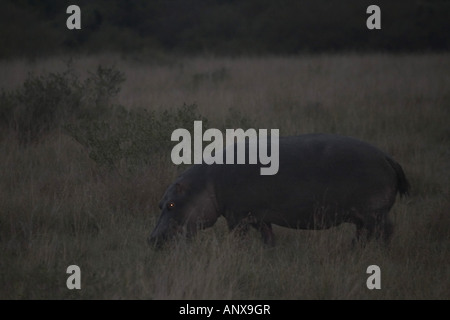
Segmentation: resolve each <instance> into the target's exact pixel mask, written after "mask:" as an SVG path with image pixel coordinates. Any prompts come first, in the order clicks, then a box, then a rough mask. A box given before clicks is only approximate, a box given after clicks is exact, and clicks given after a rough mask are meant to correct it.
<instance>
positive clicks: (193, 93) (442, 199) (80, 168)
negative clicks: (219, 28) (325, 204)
mask: <svg viewBox="0 0 450 320" xmlns="http://www.w3.org/2000/svg"><path fill="white" fill-rule="evenodd" d="M65 59H66V58H65V57H62V58H61V57H58V58H48V59H45V60H39V61H35V62H27V61H22V60H17V61H3V62H0V69H1V70H2V73H1V75H0V87H3V88H6V89H11V88H14V87H15V86H17V85H19V84H20V83H21V82H23V80H24V78H25V77H26V74H27V72H28V71H34V72H36V73H40V72H43V71H57V70H61V69H62V68H64V60H65ZM108 62H109V63H115V64H116V66H117V68H118V69H119V70H121V71H123V72H124V73H125V75H126V78H127V81H126V82H125V83H124V85H123V87H122V91H121V94H120V96H119V98H118V99H119V102H120V103H122V104H123V105H125V106H128V107H130V108H136V107H145V108H148V109H157V110H162V109H170V108H174V107H178V106H180V105H182V104H183V103H184V102H186V103H193V102H195V103H197V105H198V106H199V108H200V111H201V112H202V114H203V115H205V116H206V117H207V118H208V119H210V120H211V122H212V124H213V125H217V126H219V125H220V124H224V122H225V119H226V118H227V117H228V116H229V115H230V110H229V109H230V108H233V109H234V110H239V111H240V112H241V113H242V114H244V115H245V116H246V117H248V119H250V121H251V123H252V125H254V126H255V127H260V128H279V129H280V133H281V134H282V135H291V134H300V133H306V132H335V133H340V134H346V135H351V136H354V137H358V138H360V139H363V140H366V141H369V142H371V143H374V144H376V145H377V146H379V147H380V148H381V149H384V150H386V151H387V152H389V153H391V154H392V155H393V156H394V157H395V158H396V160H397V161H399V162H400V163H401V164H402V165H403V168H404V170H405V172H406V175H407V177H408V178H409V180H410V182H411V185H412V192H411V196H410V197H409V198H408V199H402V200H398V201H397V203H396V205H395V206H394V208H393V210H392V211H391V216H392V217H393V220H394V221H395V234H394V237H393V239H392V243H391V245H390V246H389V247H387V248H385V247H383V246H381V245H380V244H378V243H370V244H369V245H368V246H366V247H365V248H352V247H351V245H350V241H351V238H352V236H353V233H354V227H352V226H351V225H342V226H340V227H338V228H334V229H331V230H326V231H298V230H289V229H285V228H281V227H275V229H274V232H275V235H276V239H277V245H276V246H275V247H266V246H264V245H263V244H262V242H261V241H260V239H259V235H258V234H257V233H256V232H252V233H250V235H249V236H248V237H246V238H244V239H237V238H236V237H234V236H233V235H230V234H229V233H228V231H227V228H226V224H225V222H224V221H223V219H220V220H219V222H218V223H217V224H216V226H215V227H214V228H211V229H208V230H205V231H204V232H201V233H200V234H199V235H198V237H196V238H195V239H194V240H193V241H191V242H189V243H186V242H183V241H180V242H179V243H176V244H173V245H172V246H169V247H167V248H165V249H164V250H160V251H157V250H154V249H153V248H150V247H148V246H147V244H146V237H147V235H148V234H149V232H150V231H151V229H152V228H153V227H154V225H155V222H156V219H157V217H158V215H159V210H158V208H157V203H158V201H159V198H160V197H161V195H162V194H163V192H164V190H165V188H166V187H167V185H168V184H169V183H170V182H171V181H172V180H173V178H174V177H175V176H176V174H177V168H176V167H175V166H174V165H172V164H171V163H170V162H169V161H168V158H167V157H161V158H158V159H156V160H155V161H153V162H152V164H151V165H149V166H148V167H146V168H141V170H140V171H139V173H138V174H136V175H135V176H132V177H126V178H125V177H122V176H120V175H118V174H115V173H114V172H112V173H108V174H105V173H101V172H99V170H98V168H97V167H96V165H95V163H93V161H92V160H91V159H90V158H89V157H88V155H87V153H86V150H84V148H83V147H82V146H80V145H79V144H78V143H77V142H75V141H74V140H73V139H72V138H70V137H69V136H67V135H66V134H65V133H64V132H60V131H55V132H52V133H50V134H48V135H47V136H46V137H45V139H43V140H41V141H40V142H39V143H33V144H30V145H27V146H24V145H19V144H18V142H17V141H16V140H15V138H14V137H13V136H8V135H4V139H3V140H2V141H1V142H0V150H1V152H0V164H1V167H0V253H1V257H0V271H1V272H0V298H3V299H17V298H26V299H47V298H57V299H66V298H76V299H79V298H81V299H91V298H97V299H110V298H125V299H131V298H143V299H147V298H151V299H184V298H186V299H408V298H411V299H450V285H449V282H448V279H449V278H450V268H449V267H448V266H449V263H450V214H449V213H450V200H449V186H450V183H449V165H450V161H449V160H450V149H449V146H450V129H449V128H450V126H449V125H448V124H449V120H450V94H449V92H450V90H449V89H450V74H449V73H448V72H447V70H450V56H449V55H448V54H424V55H387V54H370V55H356V54H347V55H320V56H298V57H265V58H236V59H231V58H215V57H199V58H191V59H188V58H185V59H173V60H167V61H164V62H154V61H142V60H137V59H134V58H130V57H127V58H123V57H118V56H114V55H104V56H91V57H81V58H78V59H76V60H74V66H75V68H77V69H79V70H80V72H81V73H83V72H86V70H93V69H94V68H95V66H96V65H97V64H98V63H103V64H104V63H108ZM168 143H169V142H168ZM71 264H76V265H78V266H80V268H81V277H82V289H81V290H73V291H71V290H68V289H67V288H66V279H67V277H68V275H67V274H66V268H67V266H69V265H71ZM372 264H376V265H378V266H380V268H381V282H382V289H381V290H368V289H367V287H366V280H367V277H368V275H367V274H366V268H367V267H368V266H369V265H372Z"/></svg>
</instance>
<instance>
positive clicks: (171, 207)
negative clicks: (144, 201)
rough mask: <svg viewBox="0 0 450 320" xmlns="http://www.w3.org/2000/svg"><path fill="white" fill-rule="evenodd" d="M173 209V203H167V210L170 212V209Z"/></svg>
mask: <svg viewBox="0 0 450 320" xmlns="http://www.w3.org/2000/svg"><path fill="white" fill-rule="evenodd" d="M173 208H175V203H173V202H169V203H168V204H167V209H169V210H171V209H173Z"/></svg>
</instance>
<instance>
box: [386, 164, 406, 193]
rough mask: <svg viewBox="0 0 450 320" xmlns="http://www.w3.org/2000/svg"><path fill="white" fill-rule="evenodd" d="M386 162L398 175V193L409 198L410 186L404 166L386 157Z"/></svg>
mask: <svg viewBox="0 0 450 320" xmlns="http://www.w3.org/2000/svg"><path fill="white" fill-rule="evenodd" d="M386 160H387V161H388V162H389V164H390V165H391V166H392V168H393V169H394V171H395V173H396V174H397V187H398V192H399V193H400V197H402V196H408V195H409V188H410V185H409V182H408V180H407V179H406V176H405V172H403V168H402V166H401V165H400V164H399V163H398V162H397V161H395V160H394V159H392V158H391V157H389V156H387V157H386Z"/></svg>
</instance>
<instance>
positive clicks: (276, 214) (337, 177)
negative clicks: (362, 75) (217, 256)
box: [148, 134, 409, 244]
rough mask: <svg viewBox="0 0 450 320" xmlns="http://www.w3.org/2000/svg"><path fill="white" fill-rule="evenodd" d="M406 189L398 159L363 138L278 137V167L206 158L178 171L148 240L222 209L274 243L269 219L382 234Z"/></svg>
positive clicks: (205, 222)
mask: <svg viewBox="0 0 450 320" xmlns="http://www.w3.org/2000/svg"><path fill="white" fill-rule="evenodd" d="M247 144H248V143H247ZM247 149H248V146H247ZM225 152H226V151H224V153H225ZM408 190H409V183H408V181H407V179H406V177H405V173H404V171H403V169H402V167H401V166H400V164H398V163H397V162H396V161H395V160H394V159H393V158H392V157H391V156H390V155H388V154H387V153H385V152H383V151H381V150H380V149H378V148H376V147H375V146H373V145H371V144H369V143H366V142H363V141H360V140H358V139H355V138H351V137H346V136H341V135H334V134H304V135H298V136H289V137H280V138H279V171H278V172H277V174H274V175H260V170H259V166H258V165H252V164H205V163H202V164H196V165H193V166H191V167H189V168H188V169H187V170H186V171H184V172H183V173H182V174H180V175H179V176H178V177H177V178H176V180H175V181H174V182H173V183H172V184H171V185H170V186H169V187H168V188H167V190H166V192H165V193H164V195H163V197H162V199H161V201H160V202H159V208H160V209H161V215H160V217H159V220H158V222H157V224H156V227H155V228H154V230H153V231H152V232H151V234H150V236H149V238H148V241H149V243H152V244H155V243H156V244H161V243H163V242H164V240H167V239H169V238H172V237H173V236H174V235H176V234H179V233H182V234H185V235H186V236H187V237H188V238H189V237H192V236H193V235H194V234H196V232H197V231H198V230H201V229H204V228H208V227H211V226H213V225H214V224H215V222H216V221H217V219H218V218H219V217H220V216H223V217H225V219H226V222H227V225H228V227H229V229H230V230H233V229H235V228H236V227H238V226H243V225H244V226H252V227H255V228H256V229H258V230H259V231H260V233H261V235H262V238H263V240H264V242H265V243H268V244H274V235H273V231H272V224H275V225H278V226H282V227H287V228H294V229H305V230H319V229H328V228H331V227H333V226H338V225H340V224H342V223H352V224H354V225H356V235H355V237H354V240H353V241H356V242H361V240H362V239H364V242H365V241H366V240H369V239H372V238H376V239H381V241H383V240H384V241H385V242H389V239H390V238H391V235H392V232H393V224H392V222H391V220H390V219H389V217H388V213H389V211H390V209H391V208H392V206H393V205H394V202H395V200H396V196H397V193H399V194H400V196H403V195H407V194H408ZM242 229H243V230H245V229H246V228H242ZM247 229H248V227H247Z"/></svg>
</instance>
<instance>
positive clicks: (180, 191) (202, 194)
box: [148, 176, 219, 245]
mask: <svg viewBox="0 0 450 320" xmlns="http://www.w3.org/2000/svg"><path fill="white" fill-rule="evenodd" d="M201 180H203V181H201ZM216 207H217V206H216V200H215V196H214V194H213V192H212V190H211V187H210V186H208V185H207V183H206V182H205V181H204V179H199V177H195V179H189V177H187V176H181V177H179V178H178V179H177V180H176V181H175V182H174V183H173V184H171V185H170V186H169V187H168V188H167V190H166V192H165V193H164V196H163V198H162V199H161V201H160V202H159V208H160V209H161V215H160V217H159V220H158V223H157V224H156V227H155V228H154V230H153V231H152V233H151V234H150V237H149V238H148V242H149V244H156V245H161V244H162V243H163V242H165V241H166V240H168V239H170V238H172V237H174V236H175V235H180V234H181V235H185V236H186V237H188V238H189V237H191V236H193V235H195V234H196V232H197V231H198V230H199V229H204V228H207V227H211V226H212V225H214V223H215V222H216V221H217V218H218V217H219V213H218V212H217V209H216Z"/></svg>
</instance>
